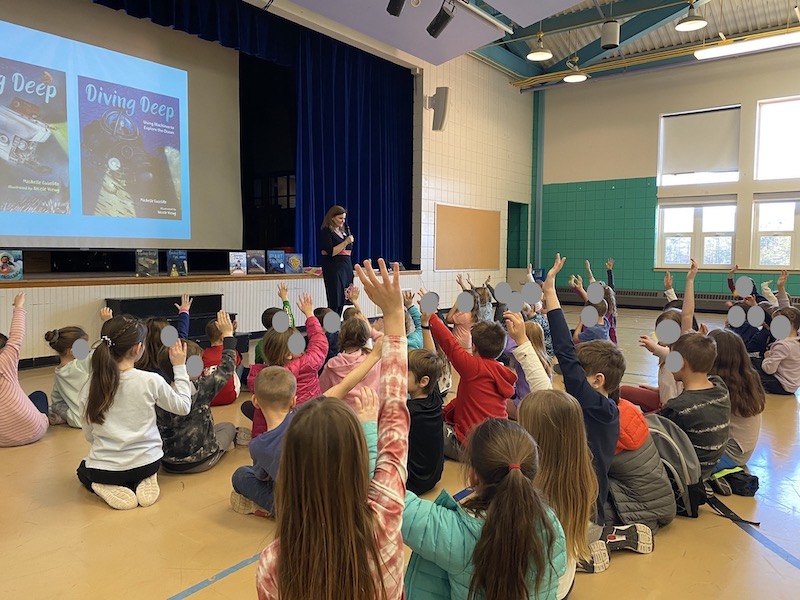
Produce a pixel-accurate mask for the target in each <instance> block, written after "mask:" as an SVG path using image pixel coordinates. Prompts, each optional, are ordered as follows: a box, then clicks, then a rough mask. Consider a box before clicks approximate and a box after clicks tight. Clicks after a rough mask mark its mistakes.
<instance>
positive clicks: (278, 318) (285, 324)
mask: <svg viewBox="0 0 800 600" xmlns="http://www.w3.org/2000/svg"><path fill="white" fill-rule="evenodd" d="M272 328H273V329H274V330H275V331H277V332H278V333H283V332H284V331H286V330H287V329H289V315H287V314H286V311H284V310H280V311H278V312H276V313H275V314H274V315H273V316H272Z"/></svg>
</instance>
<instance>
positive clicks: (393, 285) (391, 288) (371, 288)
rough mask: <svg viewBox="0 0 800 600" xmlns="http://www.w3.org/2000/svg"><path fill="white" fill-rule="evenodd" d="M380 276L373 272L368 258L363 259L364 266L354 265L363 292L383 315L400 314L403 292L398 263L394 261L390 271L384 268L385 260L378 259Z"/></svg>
mask: <svg viewBox="0 0 800 600" xmlns="http://www.w3.org/2000/svg"><path fill="white" fill-rule="evenodd" d="M378 269H379V273H380V276H381V278H380V279H378V276H377V275H376V273H375V270H374V269H373V268H372V262H371V261H370V260H365V261H364V267H363V268H362V267H361V265H356V274H357V275H358V278H359V279H360V280H361V285H363V286H364V292H366V294H367V296H368V297H369V299H370V300H372V301H373V302H374V303H375V304H376V305H377V306H379V307H380V308H381V309H382V310H383V314H384V317H386V316H388V315H390V314H397V315H401V313H402V312H403V294H402V293H401V291H400V264H399V263H394V268H393V270H392V273H391V274H390V273H389V271H388V270H387V269H386V262H385V261H384V260H383V259H382V258H379V259H378Z"/></svg>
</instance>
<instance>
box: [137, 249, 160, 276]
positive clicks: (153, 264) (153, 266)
mask: <svg viewBox="0 0 800 600" xmlns="http://www.w3.org/2000/svg"><path fill="white" fill-rule="evenodd" d="M136 276H137V277H158V250H137V251H136Z"/></svg>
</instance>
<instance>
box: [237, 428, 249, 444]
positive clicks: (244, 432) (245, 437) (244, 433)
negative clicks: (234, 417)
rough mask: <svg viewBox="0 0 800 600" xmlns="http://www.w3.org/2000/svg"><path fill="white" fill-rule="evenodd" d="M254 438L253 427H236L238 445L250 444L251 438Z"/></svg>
mask: <svg viewBox="0 0 800 600" xmlns="http://www.w3.org/2000/svg"><path fill="white" fill-rule="evenodd" d="M252 439H253V432H252V430H251V429H249V428H247V427H237V428H236V445H237V446H249V445H250V440H252Z"/></svg>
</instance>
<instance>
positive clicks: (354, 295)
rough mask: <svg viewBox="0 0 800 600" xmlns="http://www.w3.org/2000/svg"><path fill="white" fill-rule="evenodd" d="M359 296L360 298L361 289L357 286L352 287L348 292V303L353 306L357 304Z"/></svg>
mask: <svg viewBox="0 0 800 600" xmlns="http://www.w3.org/2000/svg"><path fill="white" fill-rule="evenodd" d="M359 296H361V288H360V287H358V286H357V285H354V286H353V289H351V290H350V302H352V303H353V304H355V303H356V302H358V298H359Z"/></svg>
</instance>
